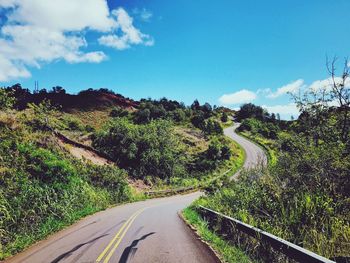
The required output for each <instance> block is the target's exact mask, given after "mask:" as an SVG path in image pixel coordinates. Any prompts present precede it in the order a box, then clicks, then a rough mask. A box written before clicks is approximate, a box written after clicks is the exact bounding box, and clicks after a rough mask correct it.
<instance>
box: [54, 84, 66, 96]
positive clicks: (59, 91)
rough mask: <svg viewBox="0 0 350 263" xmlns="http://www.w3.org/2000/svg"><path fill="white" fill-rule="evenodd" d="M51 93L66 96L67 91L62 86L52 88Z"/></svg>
mask: <svg viewBox="0 0 350 263" xmlns="http://www.w3.org/2000/svg"><path fill="white" fill-rule="evenodd" d="M50 93H55V94H66V90H65V89H64V88H62V87H61V86H55V87H52V90H51V91H50Z"/></svg>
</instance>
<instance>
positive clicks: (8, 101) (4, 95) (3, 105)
mask: <svg viewBox="0 0 350 263" xmlns="http://www.w3.org/2000/svg"><path fill="white" fill-rule="evenodd" d="M11 93H12V92H9V91H6V90H5V89H4V88H0V110H7V109H10V108H12V107H13V105H14V104H15V101H16V99H15V98H14V97H13V96H12V94H11Z"/></svg>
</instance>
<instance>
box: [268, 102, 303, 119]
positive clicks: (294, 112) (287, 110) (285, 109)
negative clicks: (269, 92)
mask: <svg viewBox="0 0 350 263" xmlns="http://www.w3.org/2000/svg"><path fill="white" fill-rule="evenodd" d="M262 107H263V108H264V109H266V110H267V111H268V112H269V113H276V114H277V113H279V114H280V115H281V117H282V118H283V119H289V118H290V116H294V117H297V116H299V114H300V113H299V110H298V108H297V106H296V104H295V103H289V104H285V105H274V106H267V105H263V106H262Z"/></svg>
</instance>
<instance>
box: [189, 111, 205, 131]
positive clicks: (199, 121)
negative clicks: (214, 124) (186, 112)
mask: <svg viewBox="0 0 350 263" xmlns="http://www.w3.org/2000/svg"><path fill="white" fill-rule="evenodd" d="M191 123H192V124H193V126H194V127H196V128H199V129H204V128H205V126H206V124H205V118H204V114H203V113H202V112H198V113H196V115H194V116H193V117H192V119H191Z"/></svg>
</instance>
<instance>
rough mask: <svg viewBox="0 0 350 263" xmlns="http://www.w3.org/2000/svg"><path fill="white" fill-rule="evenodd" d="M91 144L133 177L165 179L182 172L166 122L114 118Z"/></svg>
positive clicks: (180, 159) (177, 149)
mask: <svg viewBox="0 0 350 263" xmlns="http://www.w3.org/2000/svg"><path fill="white" fill-rule="evenodd" d="M93 146H94V147H95V148H96V149H98V150H100V151H102V152H104V153H106V154H107V155H108V156H110V158H112V159H113V160H114V161H116V162H117V164H118V165H119V166H121V167H123V168H125V169H127V170H128V171H129V172H130V173H131V175H133V176H134V177H137V178H145V177H147V176H153V177H159V178H161V179H169V178H170V177H173V176H179V175H182V174H183V173H184V165H183V159H182V157H181V152H180V150H179V147H178V141H177V140H176V139H175V137H174V135H173V133H172V130H171V127H170V124H169V122H167V121H163V120H159V121H152V122H150V123H149V124H146V125H135V124H131V123H130V122H129V121H128V120H126V119H119V120H116V121H114V122H112V123H111V124H110V125H109V126H108V127H106V129H105V130H104V131H102V132H100V133H98V134H97V135H96V136H95V139H94V141H93Z"/></svg>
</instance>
